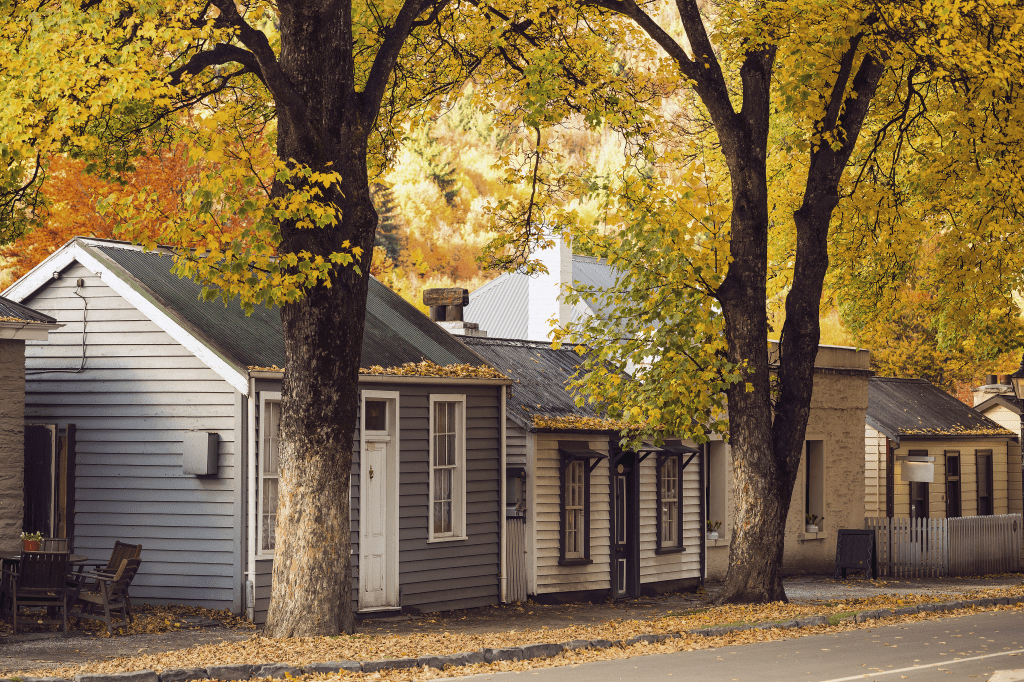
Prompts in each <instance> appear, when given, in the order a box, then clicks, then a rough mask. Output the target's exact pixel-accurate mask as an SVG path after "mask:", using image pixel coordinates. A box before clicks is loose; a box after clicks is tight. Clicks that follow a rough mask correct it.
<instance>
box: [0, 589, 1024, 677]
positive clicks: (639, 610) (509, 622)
mask: <svg viewBox="0 0 1024 682" xmlns="http://www.w3.org/2000/svg"><path fill="white" fill-rule="evenodd" d="M1022 581H1024V575H1021V574H1013V575H1004V576H997V577H990V578H970V579H955V578H946V579H925V580H899V581H896V580H891V581H872V582H866V581H863V580H849V581H834V580H832V579H830V578H826V577H823V576H805V577H795V578H791V579H787V580H786V591H787V594H788V595H789V597H790V600H791V602H792V605H791V606H790V607H785V608H784V609H774V613H768V614H761V613H758V608H757V607H737V609H738V610H742V611H744V612H745V614H748V615H749V617H750V618H751V619H753V618H756V617H758V616H765V619H766V620H767V619H770V618H771V617H773V616H775V615H778V614H779V613H782V612H783V611H787V612H790V611H793V610H794V609H796V610H800V611H804V612H815V611H817V610H821V611H822V612H828V611H830V610H831V611H834V610H835V608H830V607H834V606H835V605H836V603H837V602H841V601H845V600H851V599H873V598H881V597H883V596H884V595H897V596H909V595H918V597H915V598H924V599H930V598H933V597H938V596H939V595H954V596H955V595H959V594H964V593H967V592H972V591H977V590H979V589H992V588H1004V587H1013V586H1019V585H1021V583H1022ZM716 588H717V586H716V585H709V586H708V591H709V593H711V594H713V593H714V591H715V589H716ZM706 599H707V596H706V595H695V594H674V595H666V596H663V597H658V598H654V599H637V600H629V601H624V602H615V603H602V604H570V605H559V606H542V605H535V604H529V603H527V604H518V605H507V606H499V607H488V608H480V609H471V610H466V611H457V612H450V613H443V614H426V615H422V616H410V615H399V616H391V617H380V618H372V619H364V620H362V621H360V622H359V624H358V625H357V635H356V636H354V637H352V638H346V637H342V638H336V639H337V640H338V641H337V642H336V644H339V645H342V646H345V647H347V650H348V651H349V652H350V655H352V656H357V655H359V652H360V651H365V653H366V655H367V656H369V655H370V654H372V653H373V652H374V651H377V652H379V653H380V654H381V655H380V656H378V657H379V658H386V657H389V656H391V655H392V654H391V653H390V652H394V651H402V650H403V649H408V650H410V652H412V653H416V652H415V651H414V649H423V648H424V647H427V648H431V647H438V649H439V650H437V651H430V653H437V654H440V653H444V652H442V651H440V649H441V648H450V647H451V646H456V647H459V646H462V647H463V648H465V649H469V648H473V647H477V648H478V647H479V646H497V645H499V644H500V645H501V646H507V645H515V644H516V643H517V642H516V641H513V640H522V641H544V640H545V638H546V635H545V631H548V630H550V631H552V632H551V635H552V636H554V635H555V634H556V632H555V631H561V632H559V633H558V636H561V637H563V638H564V637H565V632H567V631H568V632H572V631H580V632H583V631H584V630H587V629H588V628H590V629H593V628H603V627H606V628H615V627H620V628H621V626H623V625H624V624H627V623H628V624H629V625H628V627H629V629H630V630H631V631H632V632H633V633H636V634H638V633H640V632H641V631H652V632H653V631H655V630H659V628H661V629H663V628H664V627H665V625H664V623H665V622H666V621H667V620H672V618H671V617H675V616H681V615H683V614H684V613H686V612H693V611H694V610H695V609H700V608H701V607H702V606H703V605H704V603H705V600H706ZM819 605H820V607H821V609H815V608H814V607H816V606H819ZM768 608H773V607H768ZM876 608H877V607H876ZM709 615H711V614H709ZM181 620H183V621H189V619H188V618H183V619H181ZM214 623H216V621H210V620H208V619H200V618H196V619H193V620H192V621H191V622H186V623H184V625H185V626H187V627H194V628H195V629H191V630H178V631H174V632H165V633H159V634H139V635H131V636H122V637H114V638H105V637H97V636H94V635H91V634H83V633H76V635H75V636H72V637H68V638H63V637H61V636H60V633H59V632H58V633H31V634H24V635H18V636H17V637H14V636H11V635H10V634H7V635H0V676H5V675H7V674H10V673H12V672H15V671H27V670H32V671H39V670H44V669H65V670H66V669H68V668H70V667H71V666H78V665H82V664H86V663H90V662H97V663H98V662H101V661H114V660H115V659H119V658H123V657H135V658H139V657H146V656H147V655H149V656H153V655H160V654H163V653H165V652H180V653H176V654H173V655H168V658H172V657H173V658H175V660H183V659H195V660H194V662H193V663H192V664H193V665H205V664H211V663H217V662H234V663H264V662H267V661H268V660H278V661H281V660H285V659H284V658H283V657H281V656H284V655H286V653H287V654H292V655H298V654H297V653H295V652H296V649H297V647H294V646H287V645H285V643H284V642H281V643H277V642H274V641H273V640H262V639H257V640H253V639H252V638H253V636H254V634H255V633H256V632H257V631H256V630H255V629H253V628H248V627H245V628H228V627H223V626H221V625H220V624H219V623H217V624H216V625H214ZM712 624H713V623H712ZM8 632H9V630H8ZM511 633H516V634H515V636H511ZM584 634H585V633H584ZM569 638H570V639H571V638H572V637H569ZM502 640H507V641H508V643H507V644H502V643H501V642H502ZM558 641H560V640H558ZM232 642H234V643H237V644H234V645H233V644H230V643H232ZM218 643H224V644H221V645H219V646H218ZM200 645H202V647H203V649H202V650H200V651H196V652H195V653H194V654H188V655H186V654H185V652H181V651H180V650H182V649H187V648H189V647H194V646H200ZM305 645H306V646H308V643H306V644H305ZM456 650H458V649H456ZM253 652H260V653H259V654H256V653H253ZM264 653H265V654H266V655H268V656H272V655H276V656H279V657H278V658H271V659H261V660H252V661H247V660H243V659H244V658H245V657H246V656H254V655H263V654H264ZM421 653H422V652H421ZM204 656H206V657H215V658H218V660H205V661H204V660H199V659H202V658H203V657H204ZM225 659H230V661H228V660H225ZM314 660H317V659H314ZM318 660H335V659H326V658H320V659H318ZM176 665H180V664H176ZM103 667H109V665H106V666H103ZM122 669H135V668H130V667H129V668H122ZM36 674H41V673H36ZM61 674H62V676H63V675H66V673H61Z"/></svg>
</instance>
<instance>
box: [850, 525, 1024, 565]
mask: <svg viewBox="0 0 1024 682" xmlns="http://www.w3.org/2000/svg"><path fill="white" fill-rule="evenodd" d="M865 522H866V523H865V527H866V528H868V529H869V530H874V531H875V555H876V557H877V563H878V574H877V575H878V576H879V577H892V578H930V577H939V576H963V575H985V574H989V573H1008V572H1015V571H1019V570H1020V567H1021V558H1020V554H1021V515H1020V514H1007V515H1002V516H965V517H959V518H952V519H910V518H868V519H865Z"/></svg>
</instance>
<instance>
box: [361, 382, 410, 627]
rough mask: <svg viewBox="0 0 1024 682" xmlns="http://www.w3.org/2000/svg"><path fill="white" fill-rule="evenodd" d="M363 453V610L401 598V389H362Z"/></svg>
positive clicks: (380, 607) (385, 606) (386, 607)
mask: <svg viewBox="0 0 1024 682" xmlns="http://www.w3.org/2000/svg"><path fill="white" fill-rule="evenodd" d="M362 398H363V399H362V410H361V414H362V419H361V421H360V425H361V434H362V438H361V441H362V447H361V448H360V456H359V610H360V611H385V610H390V609H397V608H400V607H401V604H399V599H398V452H399V449H398V445H399V444H398V428H397V420H398V393H397V392H392V391H363V392H362Z"/></svg>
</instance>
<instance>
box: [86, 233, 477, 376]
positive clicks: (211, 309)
mask: <svg viewBox="0 0 1024 682" xmlns="http://www.w3.org/2000/svg"><path fill="white" fill-rule="evenodd" d="M92 248H96V249H97V250H98V251H101V252H102V253H103V255H105V256H107V257H108V258H110V259H111V260H113V261H114V262H115V263H117V264H118V265H119V266H121V267H122V268H123V269H124V270H125V271H126V272H127V273H128V274H130V275H131V276H132V277H134V278H135V279H136V280H138V283H140V284H141V285H143V286H144V287H146V288H147V289H149V291H150V292H152V294H153V295H154V296H155V297H156V298H157V299H158V301H157V302H158V303H159V304H161V305H163V306H164V307H166V308H167V309H169V310H172V311H174V312H176V313H177V314H178V315H179V316H180V317H182V318H184V320H185V321H186V322H187V323H188V324H189V325H191V327H192V331H193V332H194V333H196V334H197V335H198V336H200V338H202V339H203V340H204V341H205V342H206V343H209V344H210V345H212V346H213V347H215V348H217V349H218V350H220V351H221V352H222V353H224V354H225V355H227V356H228V357H230V358H232V359H233V360H234V361H235V362H237V363H238V364H239V365H241V366H242V367H253V366H256V367H270V366H273V365H276V366H278V367H284V366H285V354H284V336H283V332H282V329H281V317H280V315H279V314H278V310H277V308H276V307H275V308H266V307H264V306H256V307H255V308H254V309H253V312H252V314H251V315H248V316H247V315H246V314H245V312H244V311H242V309H241V307H240V306H239V305H238V304H237V303H236V302H232V301H229V302H228V303H227V305H225V303H224V301H222V300H217V301H212V302H211V301H202V300H200V298H199V295H200V293H201V292H202V287H201V286H199V285H198V284H196V283H195V282H194V281H192V280H191V279H180V278H179V277H178V276H177V275H175V274H173V273H172V272H171V271H170V269H171V266H172V264H173V262H172V260H171V257H170V256H167V255H164V256H161V255H160V254H159V253H155V252H148V251H141V250H138V249H133V248H124V247H117V246H106V245H102V246H94V247H92ZM424 359H426V360H430V361H431V362H434V363H437V364H439V365H452V364H469V365H483V364H484V363H483V362H482V361H481V360H480V358H479V357H478V356H477V355H476V354H474V353H473V352H472V351H470V350H469V349H468V348H466V347H465V346H463V345H462V344H461V343H460V342H459V341H458V340H456V339H455V338H453V337H452V336H451V335H450V334H448V332H446V331H444V330H443V329H441V328H440V327H438V326H437V325H436V324H434V323H433V322H431V321H430V318H428V317H427V316H426V315H424V314H423V313H421V312H420V311H419V310H417V309H416V308H415V307H413V306H412V305H410V304H409V303H408V302H407V301H405V300H404V299H402V298H401V297H400V296H398V295H397V294H395V293H394V292H393V291H391V290H390V289H388V288H387V287H386V286H384V285H383V284H381V283H380V282H378V281H377V280H376V279H373V278H371V279H370V288H369V293H368V295H367V303H366V331H365V333H364V335H363V350H362V358H361V359H360V366H361V367H370V366H372V365H380V366H382V367H396V366H399V365H401V364H403V363H406V362H420V361H421V360H424Z"/></svg>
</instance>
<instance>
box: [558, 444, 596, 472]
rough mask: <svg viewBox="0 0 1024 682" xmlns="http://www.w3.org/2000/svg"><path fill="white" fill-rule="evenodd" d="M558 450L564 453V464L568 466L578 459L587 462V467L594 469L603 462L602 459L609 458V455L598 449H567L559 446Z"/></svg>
mask: <svg viewBox="0 0 1024 682" xmlns="http://www.w3.org/2000/svg"><path fill="white" fill-rule="evenodd" d="M558 452H559V453H560V454H561V455H562V466H563V467H567V466H569V465H570V464H571V463H573V462H575V461H576V460H582V461H584V462H586V463H587V469H588V470H589V471H593V470H594V469H596V468H597V465H598V464H600V463H601V460H602V459H608V455H606V454H605V453H603V452H598V451H597V450H589V449H587V450H566V449H564V448H558Z"/></svg>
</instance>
